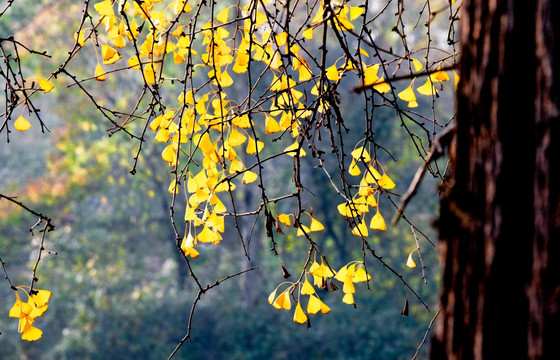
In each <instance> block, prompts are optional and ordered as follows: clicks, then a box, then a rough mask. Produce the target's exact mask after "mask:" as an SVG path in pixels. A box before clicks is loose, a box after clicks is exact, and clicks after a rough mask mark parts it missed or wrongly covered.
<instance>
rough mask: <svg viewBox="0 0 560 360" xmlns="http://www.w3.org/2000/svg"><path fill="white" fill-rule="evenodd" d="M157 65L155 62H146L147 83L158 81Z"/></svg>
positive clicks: (145, 74)
mask: <svg viewBox="0 0 560 360" xmlns="http://www.w3.org/2000/svg"><path fill="white" fill-rule="evenodd" d="M155 70H156V69H155V65H154V64H153V63H149V64H146V66H144V78H145V79H146V83H148V84H150V85H153V84H155V83H156V72H155Z"/></svg>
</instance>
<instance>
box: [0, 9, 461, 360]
mask: <svg viewBox="0 0 560 360" xmlns="http://www.w3.org/2000/svg"><path fill="white" fill-rule="evenodd" d="M446 3H447V2H445V1H441V5H442V6H444V5H445V4H446ZM375 4H376V3H375V2H373V5H372V9H371V10H372V11H374V10H376V9H377V8H376V7H375V6H376V5H375ZM423 4H424V2H421V1H418V2H409V3H407V8H406V10H407V11H406V12H405V15H406V16H404V17H403V18H404V19H406V22H407V23H406V27H407V28H415V27H416V25H415V24H417V23H418V22H419V15H418V14H422V7H423ZM380 5H381V3H379V4H377V6H380ZM391 6H393V5H391ZM395 6H396V4H395ZM82 8H83V3H82V2H81V1H64V0H60V1H43V2H41V4H40V5H38V4H37V2H35V1H17V2H14V3H13V4H12V5H11V8H10V10H9V12H7V13H6V14H4V16H2V18H1V19H0V37H4V36H6V35H14V37H15V38H17V39H18V41H20V42H22V43H25V44H26V45H28V46H29V47H31V48H33V49H38V50H43V49H45V50H48V52H49V54H50V55H52V59H41V58H37V57H23V58H22V59H23V65H24V67H25V68H26V69H27V70H29V71H31V72H33V73H36V74H43V76H44V75H48V74H50V73H51V72H53V71H54V70H55V68H56V66H57V64H60V63H61V62H62V61H63V60H64V59H65V56H67V53H68V51H69V50H70V49H71V48H72V46H73V44H74V40H73V39H72V34H73V33H74V32H75V29H76V28H77V27H78V25H79V16H75V15H76V14H80V12H81V10H82ZM387 12H388V13H393V12H394V10H393V11H387ZM420 16H422V15H420ZM436 20H438V19H437V18H436ZM442 20H444V21H442V22H441V23H437V22H435V21H434V24H433V27H432V36H433V37H434V40H435V39H438V38H439V36H441V38H442V39H443V41H441V44H438V45H440V46H444V47H445V46H448V45H447V43H446V41H445V40H446V36H447V31H448V28H447V26H448V25H449V22H448V20H446V19H445V17H442ZM394 21H395V18H394V17H393V16H388V17H383V18H380V21H379V23H378V24H377V25H375V28H376V30H377V31H378V33H377V35H376V41H377V42H378V44H379V45H380V46H381V47H386V48H393V49H394V51H395V52H399V51H400V50H402V49H400V48H399V40H400V37H399V35H398V34H396V33H395V32H394V31H391V29H392V28H393V26H394ZM424 21H425V20H424ZM420 23H422V21H420ZM420 26H423V25H422V24H421V25H420ZM419 33H420V34H422V32H421V31H420V32H419ZM407 40H408V44H409V46H410V47H411V48H416V47H421V45H419V44H420V42H423V41H425V38H423V37H418V38H414V36H409V37H408V38H407ZM415 42H418V44H417V43H415ZM308 44H309V49H316V48H317V47H318V45H316V44H315V43H314V42H313V41H309V42H308ZM332 48H333V49H336V43H335V42H334V40H332ZM92 53H93V52H92ZM340 55H341V54H336V53H335V51H334V50H332V52H331V53H330V54H329V56H332V59H336V58H337V57H338V56H340ZM419 58H421V57H420V56H419ZM73 65H74V68H73V69H72V70H73V71H74V74H77V75H78V77H79V78H87V77H91V76H92V69H94V68H95V65H96V60H95V58H94V57H93V56H92V57H90V58H83V59H81V61H80V62H79V63H74V64H73ZM203 75H204V74H200V75H199V76H203ZM409 81H410V79H408V80H407V79H405V80H402V86H401V87H402V88H405V87H406V85H407V84H408V82H409ZM66 85H68V84H66ZM89 85H90V86H91V87H90V90H91V91H92V92H93V93H95V95H96V97H97V98H98V99H101V102H103V103H109V104H115V105H119V104H127V103H132V102H134V101H135V98H136V97H137V96H138V94H137V93H135V92H133V91H132V90H131V89H135V88H136V86H137V85H138V79H132V78H130V77H127V76H124V75H123V76H119V74H115V76H112V77H108V80H107V81H106V82H104V83H96V82H95V81H92V82H90V84H89ZM357 85H358V84H357V83H356V82H355V81H352V80H351V79H344V80H343V81H341V84H340V86H339V88H338V92H339V94H340V97H341V103H340V109H341V111H342V112H343V113H344V114H345V118H346V120H347V121H346V125H347V126H348V128H349V130H350V131H349V134H350V136H355V137H354V138H351V137H350V138H349V143H352V144H354V143H356V142H358V141H359V139H360V136H362V134H361V131H362V129H361V127H362V126H363V124H362V120H361V117H362V116H363V115H362V114H361V113H360V111H361V109H360V107H359V106H356V104H355V103H353V102H351V101H345V98H349V97H350V94H351V93H352V89H354V88H355V87H356V86H357ZM235 86H236V91H239V92H240V93H246V92H247V89H246V83H244V82H238V83H236V84H235ZM397 86H400V85H397ZM452 89H453V88H452V86H447V87H446V89H445V91H442V92H441V93H440V96H439V98H438V99H437V102H435V105H434V106H435V110H437V113H438V114H439V115H438V116H441V118H443V119H450V118H451V117H452V116H453V110H454V105H453V91H452ZM47 95H48V96H44V97H41V98H38V100H37V101H36V105H37V107H38V108H40V109H41V115H42V116H43V118H44V119H45V123H46V124H47V125H48V128H49V130H50V131H49V132H46V133H41V131H40V127H39V126H35V127H33V128H32V129H31V130H29V131H27V132H24V133H17V134H12V136H11V137H10V142H9V143H7V142H6V141H2V143H1V145H0V184H1V186H2V187H1V192H2V193H3V194H10V195H17V196H18V200H19V201H22V202H24V203H25V204H28V205H30V206H32V207H33V208H34V209H36V210H37V211H39V212H41V213H43V214H48V216H50V217H51V218H52V219H53V222H54V224H55V225H56V229H55V231H54V232H52V233H49V235H48V243H47V252H46V253H45V254H44V255H45V258H44V259H43V260H42V262H41V266H40V268H39V271H38V276H37V277H38V279H39V281H38V286H45V287H48V288H49V290H51V291H52V293H53V298H52V300H51V302H50V303H49V311H48V312H47V313H46V314H45V315H44V318H42V320H41V328H42V330H43V332H44V335H43V338H42V339H41V340H40V341H37V342H33V343H28V342H22V341H21V339H20V336H19V334H18V333H17V332H16V331H14V328H15V327H16V325H15V323H14V322H13V321H12V319H9V318H8V317H7V314H8V311H9V309H10V307H11V306H12V305H13V301H12V293H13V292H12V290H11V289H10V287H9V286H2V287H0V299H2V301H1V303H0V307H1V308H0V310H1V311H2V313H3V314H4V315H2V316H0V332H1V335H0V348H1V349H3V350H2V358H6V359H20V358H29V359H35V358H42V359H73V358H81V359H102V358H103V359H104V358H119V359H128V358H131V359H132V358H143V359H160V358H162V357H166V356H167V355H169V353H170V352H171V351H172V350H173V349H174V348H175V346H176V345H177V343H178V342H179V341H180V340H181V339H182V338H183V336H184V334H185V332H186V328H187V322H188V319H189V312H190V308H191V305H192V302H193V300H194V298H195V296H196V293H197V290H198V289H197V288H196V286H195V285H194V284H193V283H192V282H191V281H189V276H188V270H187V269H186V266H185V264H184V260H183V258H182V256H181V255H180V254H179V253H178V252H177V248H176V246H175V242H174V241H173V240H174V238H175V234H174V232H173V229H172V228H171V227H170V224H169V202H170V198H169V192H168V187H169V182H170V179H171V177H170V173H169V169H168V168H166V167H165V166H163V165H162V163H161V155H160V154H161V150H162V149H161V146H158V145H159V144H157V143H155V142H151V143H150V142H147V144H146V146H145V147H144V149H143V152H142V156H141V157H140V160H139V163H138V166H137V167H138V171H137V172H136V174H135V175H131V174H130V170H131V168H132V166H133V159H134V156H135V155H136V151H137V144H136V143H135V142H133V141H131V140H130V138H129V137H128V136H127V135H126V134H122V133H117V134H115V135H113V136H110V137H109V136H107V128H109V127H110V125H111V124H109V123H107V122H106V121H104V120H102V119H100V116H99V113H98V112H97V110H96V108H95V106H94V105H93V104H92V103H91V102H90V101H88V100H87V99H84V97H83V94H82V93H81V92H80V90H79V89H78V87H77V86H70V87H66V86H64V85H63V86H61V85H58V84H57V86H56V88H55V90H53V91H52V93H49V94H47ZM418 102H419V105H420V106H419V110H416V111H418V113H419V114H420V115H421V116H426V117H428V118H430V117H431V116H432V111H433V110H434V109H433V108H432V99H431V98H429V97H426V98H419V99H418ZM403 106H406V105H403ZM354 119H355V120H354ZM444 122H445V121H444ZM373 124H374V126H375V129H374V131H375V134H376V137H377V138H378V139H386V140H384V144H387V145H388V146H389V145H390V147H389V148H388V152H387V153H383V152H380V159H381V162H382V163H383V164H384V165H385V170H386V171H387V172H389V173H390V174H391V177H392V179H393V180H394V181H395V183H396V184H397V186H396V188H395V190H394V192H395V193H396V194H403V193H404V192H405V191H406V189H407V187H408V185H409V184H410V183H411V182H412V179H413V176H414V174H415V172H416V170H417V169H418V167H420V166H421V165H422V164H423V159H422V157H421V156H419V154H418V153H417V150H416V149H415V148H414V145H413V144H411V143H410V139H409V135H408V134H406V133H404V132H403V131H402V126H401V123H400V122H399V121H396V118H395V113H394V110H393V109H391V108H387V109H383V108H380V109H378V110H377V111H376V113H375V121H374V123H373ZM131 126H132V127H134V126H137V127H141V126H142V124H140V123H139V124H135V123H133V124H131ZM268 146H270V150H268ZM267 151H270V153H274V152H278V151H281V148H280V145H276V148H275V144H274V143H270V144H268V143H267ZM395 160H398V161H395ZM303 161H308V160H305V159H304V160H303ZM291 163H292V159H291V158H288V157H286V158H285V159H279V161H278V163H277V165H276V166H275V167H274V169H267V170H266V172H265V179H264V180H265V182H266V184H267V188H269V189H274V190H273V192H276V193H278V194H282V193H285V192H289V191H290V187H291V186H293V184H291V183H290V182H289V181H288V180H289V179H290V178H291V177H292V166H291ZM442 164H443V165H442V167H443V168H444V167H445V162H444V161H442ZM308 165H309V166H308V168H309V170H308V171H306V172H304V173H303V176H304V181H303V182H304V183H309V184H313V188H311V189H309V190H310V192H311V193H312V194H314V195H315V196H311V197H310V198H309V199H308V200H307V201H308V205H310V206H311V207H312V208H313V209H314V211H315V214H316V216H317V218H318V219H319V220H320V221H321V222H322V223H323V224H324V225H325V231H324V232H322V233H321V234H320V237H321V242H322V244H323V246H324V249H325V251H326V252H327V253H328V254H329V258H331V259H332V261H333V262H339V261H345V260H344V259H352V258H356V259H360V258H361V257H362V252H361V250H360V248H359V246H356V241H358V240H357V239H355V238H354V237H352V235H351V234H350V233H349V229H348V224H347V223H346V221H345V220H344V219H343V218H342V217H340V216H339V214H338V212H337V211H336V207H337V205H338V204H339V203H340V199H339V198H338V196H337V193H336V192H335V191H334V190H333V189H332V187H331V186H330V184H329V179H328V178H327V177H325V176H324V174H323V173H321V172H319V171H315V170H317V169H313V168H312V166H313V163H312V162H311V161H309V163H308ZM438 184H439V180H438V179H434V178H431V177H427V179H426V181H424V182H423V183H422V185H421V188H420V190H419V192H418V194H417V195H416V197H415V198H414V201H413V202H412V203H411V204H410V205H409V206H408V207H407V217H408V218H409V219H410V221H411V222H412V223H413V224H414V225H415V226H417V227H418V228H419V229H420V230H421V232H422V233H423V234H425V235H426V238H427V239H426V238H424V237H423V236H422V237H420V239H421V242H420V246H421V247H422V248H423V249H425V250H426V251H424V252H423V265H424V266H425V269H423V268H421V267H417V268H414V269H411V268H409V267H408V266H406V261H407V257H408V256H409V254H410V253H411V251H413V250H414V249H416V248H417V246H418V244H417V241H416V239H415V237H414V235H415V234H414V232H411V227H410V225H409V224H407V223H405V222H400V223H399V224H398V225H396V226H389V228H388V230H387V231H386V232H378V233H375V234H374V235H372V243H373V244H374V246H375V249H376V253H377V254H379V255H380V256H382V257H383V258H384V259H385V260H386V261H387V262H388V263H389V264H390V265H391V266H392V267H393V268H394V269H395V270H396V271H397V272H398V273H399V274H403V276H404V278H405V279H406V281H407V283H408V284H410V285H411V287H412V288H413V289H414V290H415V291H416V292H417V293H418V295H419V296H420V297H421V298H422V300H423V301H424V302H425V303H426V304H428V306H429V309H430V310H427V309H426V306H424V305H423V304H422V303H420V302H419V301H418V300H417V299H416V298H414V296H411V294H410V293H409V289H408V288H407V287H405V286H403V285H402V281H401V279H400V278H399V277H398V276H395V274H393V273H391V272H390V271H388V270H387V269H386V268H384V266H383V265H382V263H380V262H378V261H376V260H375V259H370V260H368V271H369V272H370V274H371V275H372V277H373V280H372V282H371V283H370V285H369V287H370V289H368V286H367V285H365V284H360V286H357V287H358V292H357V293H356V304H357V306H356V308H354V307H353V306H350V305H347V304H343V303H341V302H340V299H339V298H340V294H339V293H340V291H339V293H338V294H337V293H336V292H332V293H325V294H324V295H322V300H323V301H325V302H327V303H328V304H329V306H330V307H331V309H332V313H331V314H329V315H326V316H318V317H313V319H312V322H311V327H310V328H307V327H306V326H305V325H298V324H294V323H293V322H292V314H291V312H290V313H288V312H279V311H276V310H275V309H273V308H272V307H271V306H270V305H269V304H268V303H267V300H266V299H267V297H268V295H269V294H270V293H271V291H272V290H274V288H275V287H276V286H277V284H278V283H280V282H282V281H283V274H282V271H281V267H282V266H284V268H286V269H289V270H290V272H292V273H296V272H297V271H298V270H296V269H299V268H300V267H301V266H302V264H303V262H304V261H305V252H306V251H307V248H306V243H305V242H304V243H302V242H301V241H300V238H298V237H297V236H295V234H293V233H289V234H286V235H285V236H284V237H283V238H282V240H281V241H279V255H278V256H277V257H275V256H271V251H270V241H269V240H268V239H267V237H266V230H265V228H264V221H263V219H262V217H261V218H260V219H258V220H257V221H256V222H255V223H254V225H253V221H254V219H242V220H241V224H240V225H241V228H242V229H243V230H242V231H243V232H244V234H246V235H247V238H250V239H251V241H250V246H249V250H250V253H251V260H250V261H248V260H247V258H246V257H245V255H244V253H243V251H242V249H241V248H240V246H239V240H238V239H237V233H236V232H233V231H231V232H226V233H225V234H224V239H223V240H222V244H221V245H220V246H215V247H209V248H205V249H204V253H203V254H202V255H201V256H199V257H198V258H197V259H196V266H197V268H198V269H200V270H199V272H198V275H199V277H200V278H201V279H203V282H208V283H213V282H215V281H216V280H218V279H221V278H224V277H226V276H228V275H229V274H234V273H238V272H240V271H244V270H246V269H249V268H253V267H254V268H257V267H258V269H257V270H253V271H250V272H247V273H245V274H242V275H240V276H236V277H234V278H231V279H228V280H227V281H224V282H223V283H221V284H220V286H218V287H216V288H214V289H213V290H212V291H211V292H208V293H207V294H205V295H203V297H202V300H201V302H200V303H199V304H198V307H197V310H196V313H195V314H194V317H193V324H192V328H193V333H192V342H191V343H188V344H185V345H184V346H183V348H182V349H180V350H179V352H178V353H177V355H176V357H177V358H216V359H221V358H240V359H241V358H243V359H262V358H270V359H282V358H329V359H364V358H375V359H408V358H412V357H414V356H415V355H418V357H420V358H425V357H427V355H426V354H427V351H428V349H429V345H428V344H423V343H422V342H423V340H424V336H425V335H426V331H427V330H428V327H429V326H430V321H431V320H432V319H433V317H434V316H435V314H436V313H437V302H438V293H439V290H438V283H439V276H440V275H439V274H440V265H439V264H438V260H437V249H435V247H434V246H433V243H435V239H436V235H435V232H434V230H433V228H432V224H431V223H432V221H433V220H434V219H435V218H436V217H437V203H438V197H437V196H438V191H437V190H438V189H437V185H438ZM237 196H238V200H239V202H240V203H241V204H243V205H244V208H251V207H254V206H255V204H257V203H258V201H259V196H260V192H259V190H258V189H256V188H252V187H245V188H243V189H242V190H241V191H239V192H238V193H237ZM383 206H386V207H384V208H383V209H382V210H384V212H385V213H386V214H387V215H386V216H387V217H389V218H390V217H392V214H393V213H394V212H395V211H396V209H395V208H394V207H393V206H391V205H390V204H384V205H383ZM285 211H286V212H288V211H289V209H285ZM35 220H36V219H35V218H34V216H33V215H30V214H29V213H27V212H26V211H23V210H22V209H20V208H18V207H17V206H14V205H13V204H11V203H9V202H7V201H0V229H1V236H0V249H1V256H2V259H3V260H4V261H6V269H7V270H8V272H9V274H10V277H11V280H12V281H13V282H15V283H24V282H26V281H27V280H26V279H27V276H28V272H29V271H28V269H29V268H31V267H32V266H33V264H34V263H35V259H36V255H37V253H36V251H37V248H36V245H37V242H38V241H39V238H40V236H39V235H38V234H35V236H30V235H29V231H28V229H29V224H33V223H34V221H35ZM233 226H234V223H233V221H232V220H231V219H228V220H226V228H233ZM346 261H347V260H346ZM5 285H6V284H5ZM405 301H407V302H409V312H408V316H401V311H402V310H403V306H404V303H405ZM422 345H423V346H422Z"/></svg>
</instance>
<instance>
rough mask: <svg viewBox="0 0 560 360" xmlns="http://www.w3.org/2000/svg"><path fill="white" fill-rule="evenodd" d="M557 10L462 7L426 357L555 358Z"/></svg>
mask: <svg viewBox="0 0 560 360" xmlns="http://www.w3.org/2000/svg"><path fill="white" fill-rule="evenodd" d="M559 9H560V2H559V1H558V0H536V1H528V0H489V1H488V0H464V1H463V9H462V14H461V21H460V23H461V29H460V33H461V47H462V53H461V68H460V72H461V81H460V84H459V88H458V95H457V130H456V134H455V139H454V142H453V145H452V147H451V149H450V160H451V165H452V166H451V173H450V176H449V179H448V181H447V182H446V184H445V187H444V192H443V194H444V195H443V198H442V201H441V215H440V219H439V222H438V227H439V230H440V244H441V248H442V259H443V265H444V274H443V283H442V295H441V311H442V312H441V315H440V317H439V319H438V324H437V326H436V331H435V335H434V339H433V343H432V354H431V357H432V359H560V344H557V343H558V342H559V341H560V338H559V337H558V335H557V334H558V333H560V325H559V322H560V309H559V307H560V281H559V279H560V276H559V275H557V274H559V273H560V271H559V270H560V266H559V265H560V260H559V259H557V257H558V256H560V251H559V250H560V246H559V245H560V244H559V243H560V206H559V203H560V194H559V188H560V124H559V123H560V110H559V109H560V107H559V98H558V95H559V91H558V85H559V82H558V80H559V78H560V54H559V51H560V11H559Z"/></svg>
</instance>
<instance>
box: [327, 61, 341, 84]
mask: <svg viewBox="0 0 560 360" xmlns="http://www.w3.org/2000/svg"><path fill="white" fill-rule="evenodd" d="M326 75H327V79H329V80H331V81H338V79H340V75H339V73H338V70H337V68H336V64H334V65H333V66H331V67H328V68H327V69H326Z"/></svg>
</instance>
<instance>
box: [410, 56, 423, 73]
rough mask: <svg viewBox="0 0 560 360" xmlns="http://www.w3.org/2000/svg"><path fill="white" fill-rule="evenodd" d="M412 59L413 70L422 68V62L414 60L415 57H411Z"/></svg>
mask: <svg viewBox="0 0 560 360" xmlns="http://www.w3.org/2000/svg"><path fill="white" fill-rule="evenodd" d="M411 59H412V65H414V70H415V71H416V72H418V71H420V70H422V67H423V66H422V63H420V61H418V60H416V59H415V58H411Z"/></svg>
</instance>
